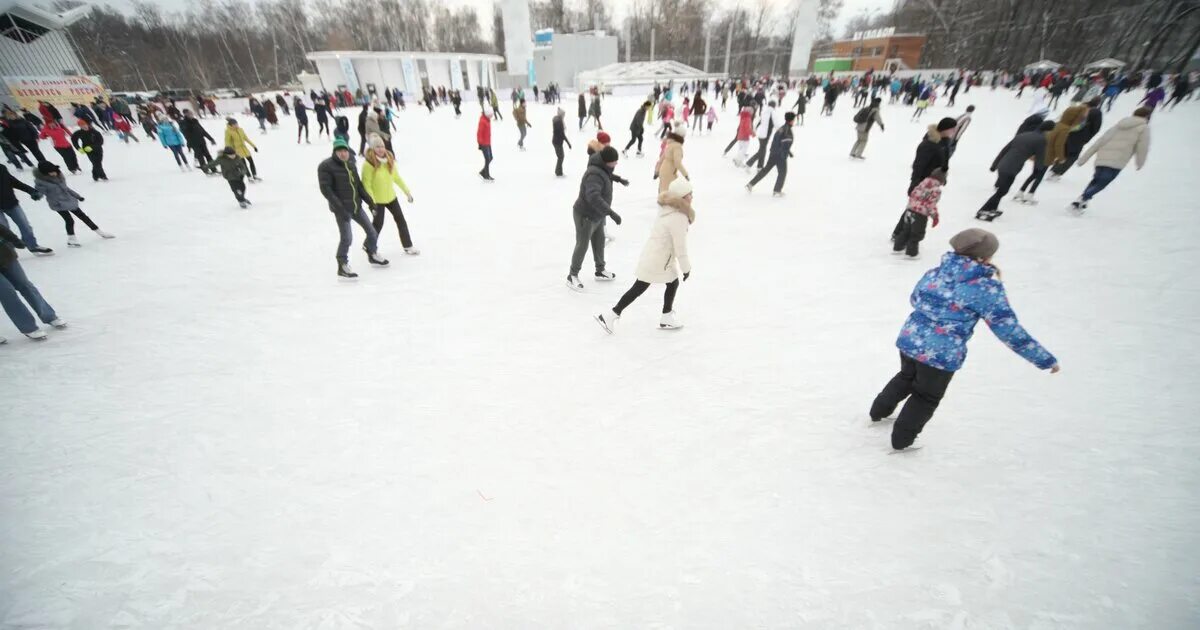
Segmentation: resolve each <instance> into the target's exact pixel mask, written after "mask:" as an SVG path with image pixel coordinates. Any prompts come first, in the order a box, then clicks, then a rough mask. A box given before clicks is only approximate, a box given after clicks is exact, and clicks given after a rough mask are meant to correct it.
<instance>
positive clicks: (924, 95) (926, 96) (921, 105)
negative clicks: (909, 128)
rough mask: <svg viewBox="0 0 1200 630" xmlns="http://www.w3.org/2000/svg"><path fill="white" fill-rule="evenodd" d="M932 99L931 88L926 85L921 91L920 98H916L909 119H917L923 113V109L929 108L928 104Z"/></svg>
mask: <svg viewBox="0 0 1200 630" xmlns="http://www.w3.org/2000/svg"><path fill="white" fill-rule="evenodd" d="M932 101H933V88H932V87H926V88H925V90H924V91H923V92H921V96H920V98H918V99H917V108H916V109H915V110H913V115H912V118H910V119H909V120H917V119H918V118H920V117H921V114H924V113H925V110H926V109H928V108H929V104H930V103H931V102H932Z"/></svg>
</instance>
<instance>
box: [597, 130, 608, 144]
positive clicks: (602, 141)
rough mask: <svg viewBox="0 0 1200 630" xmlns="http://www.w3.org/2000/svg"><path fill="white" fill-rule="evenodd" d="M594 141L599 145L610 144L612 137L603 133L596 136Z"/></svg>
mask: <svg viewBox="0 0 1200 630" xmlns="http://www.w3.org/2000/svg"><path fill="white" fill-rule="evenodd" d="M596 139H597V140H599V141H600V144H612V136H610V135H608V132H605V131H601V132H600V133H598V134H596Z"/></svg>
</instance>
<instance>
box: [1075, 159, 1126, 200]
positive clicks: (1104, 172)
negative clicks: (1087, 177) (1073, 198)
mask: <svg viewBox="0 0 1200 630" xmlns="http://www.w3.org/2000/svg"><path fill="white" fill-rule="evenodd" d="M1120 174H1121V169H1119V168H1110V167H1108V166H1097V167H1096V172H1095V174H1093V175H1092V181H1090V182H1088V185H1087V188H1085V189H1083V200H1084V201H1090V200H1091V199H1092V197H1095V196H1096V193H1098V192H1100V191H1101V190H1104V189H1105V188H1108V185H1109V184H1111V183H1112V181H1113V180H1114V179H1116V178H1117V175H1120Z"/></svg>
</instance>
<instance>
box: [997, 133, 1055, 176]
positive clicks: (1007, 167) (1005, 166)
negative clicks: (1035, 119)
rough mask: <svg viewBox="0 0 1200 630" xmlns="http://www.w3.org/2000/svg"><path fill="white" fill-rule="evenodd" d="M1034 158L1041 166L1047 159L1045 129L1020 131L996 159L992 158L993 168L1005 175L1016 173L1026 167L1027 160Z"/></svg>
mask: <svg viewBox="0 0 1200 630" xmlns="http://www.w3.org/2000/svg"><path fill="white" fill-rule="evenodd" d="M1029 158H1033V159H1034V164H1036V165H1038V166H1041V165H1042V164H1043V163H1044V162H1045V160H1046V133H1045V132H1044V131H1036V130H1035V131H1026V132H1024V133H1019V134H1017V135H1016V137H1015V138H1013V139H1012V140H1009V141H1008V144H1006V145H1004V148H1003V149H1000V153H998V154H997V155H996V159H995V160H992V170H993V171H999V172H1000V173H1002V174H1004V175H1016V174H1017V173H1020V172H1021V169H1023V168H1025V162H1026V161H1028V160H1029Z"/></svg>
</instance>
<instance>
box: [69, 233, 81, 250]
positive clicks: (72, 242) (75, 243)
mask: <svg viewBox="0 0 1200 630" xmlns="http://www.w3.org/2000/svg"><path fill="white" fill-rule="evenodd" d="M67 247H82V245H80V244H79V238H78V237H76V236H75V235H74V234H71V235H70V236H68V237H67Z"/></svg>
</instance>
